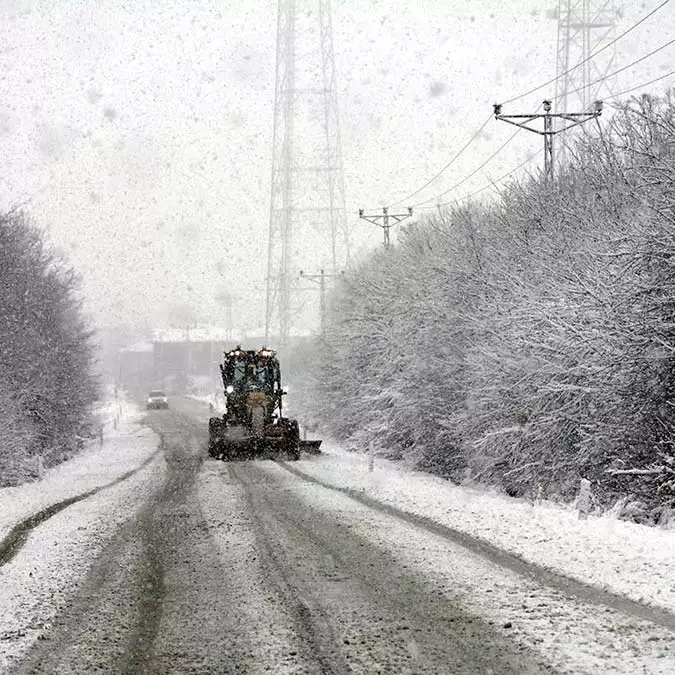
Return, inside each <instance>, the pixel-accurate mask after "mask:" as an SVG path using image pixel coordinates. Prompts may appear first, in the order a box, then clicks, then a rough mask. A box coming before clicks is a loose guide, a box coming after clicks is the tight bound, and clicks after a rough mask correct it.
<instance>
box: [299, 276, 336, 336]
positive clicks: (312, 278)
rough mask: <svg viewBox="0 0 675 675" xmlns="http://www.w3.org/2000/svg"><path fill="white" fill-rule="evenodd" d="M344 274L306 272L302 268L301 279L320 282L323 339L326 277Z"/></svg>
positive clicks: (324, 331) (330, 277)
mask: <svg viewBox="0 0 675 675" xmlns="http://www.w3.org/2000/svg"><path fill="white" fill-rule="evenodd" d="M343 275H344V272H340V273H339V274H326V273H325V272H324V271H323V270H321V271H320V272H319V274H305V273H304V272H303V271H302V270H300V278H301V279H309V280H310V281H315V282H318V283H319V293H320V299H319V314H320V316H321V339H322V340H325V339H326V279H334V278H335V277H341V276H343Z"/></svg>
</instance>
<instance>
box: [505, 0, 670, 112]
mask: <svg viewBox="0 0 675 675" xmlns="http://www.w3.org/2000/svg"><path fill="white" fill-rule="evenodd" d="M669 2H670V0H664V2H662V3H661V4H660V5H659V6H658V7H656V8H655V9H653V10H652V11H651V12H649V14H646V15H645V16H643V17H642V18H641V19H640V20H639V21H638V22H636V23H634V24H633V25H632V26H630V28H627V29H626V30H625V31H624V32H623V33H621V34H620V35H617V36H616V37H615V38H614V39H613V40H611V41H610V42H608V43H607V44H606V45H604V46H603V47H601V48H600V49H598V50H597V51H595V52H593V53H592V54H589V55H588V57H587V58H585V59H583V60H582V61H579V63H577V64H576V65H575V66H573V67H572V68H569V69H568V70H566V71H565V72H563V73H560V75H557V76H556V77H554V78H552V79H551V80H548V81H547V82H544V83H543V84H540V85H539V86H537V87H534V88H533V89H529V90H528V91H526V92H524V93H522V94H519V95H518V96H514V97H513V98H511V99H509V100H507V101H503V104H508V103H513V102H514V101H517V100H518V99H519V98H524V97H525V96H529V95H530V94H533V93H534V92H535V91H539V90H540V89H543V88H544V87H548V86H549V85H550V84H553V83H554V82H557V81H558V80H559V79H560V78H561V77H564V76H565V75H568V74H569V73H571V72H573V71H574V70H576V69H577V68H580V67H581V66H583V65H584V64H585V63H588V61H590V60H592V59H594V58H595V57H596V56H597V55H598V54H601V53H602V52H604V51H605V49H609V47H611V46H612V45H614V44H616V43H617V42H618V41H619V40H620V39H621V38H623V37H624V36H625V35H628V33H630V32H631V31H633V30H635V29H636V28H637V27H638V26H639V25H640V24H642V23H644V22H645V21H646V20H647V19H649V18H650V17H651V16H653V15H654V14H656V12H658V11H659V10H660V9H661V8H663V7H665V6H666V5H667V4H668V3H669ZM613 74H614V75H615V74H616V73H613ZM607 77H609V76H607ZM603 79H604V78H603ZM577 91H578V90H577ZM568 93H573V92H568Z"/></svg>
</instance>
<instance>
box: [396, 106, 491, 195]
mask: <svg viewBox="0 0 675 675" xmlns="http://www.w3.org/2000/svg"><path fill="white" fill-rule="evenodd" d="M491 119H492V113H490V114H489V115H488V116H487V117H486V118H485V122H483V124H481V125H480V127H479V128H478V129H476V131H475V132H474V134H473V136H471V138H470V139H469V140H468V141H467V142H466V143H465V144H464V145H463V146H462V148H461V149H460V150H459V151H458V152H457V153H456V154H455V156H454V157H453V158H452V159H451V160H450V161H449V162H448V163H447V164H446V165H445V166H444V167H443V168H442V169H441V170H440V171H438V172H437V173H436V174H435V175H434V176H433V177H432V178H430V179H429V180H428V181H427V182H426V183H425V184H424V185H423V186H422V187H421V188H418V189H417V190H415V192H412V193H411V194H409V195H407V196H405V197H403V199H399V200H398V201H397V202H394V203H393V204H391V206H398V205H399V204H403V202H407V201H408V200H409V199H411V198H412V197H415V196H416V195H418V194H419V193H420V192H422V190H424V189H425V188H427V187H429V185H431V184H432V183H433V182H434V181H435V180H436V179H437V178H438V177H439V176H440V175H441V174H442V173H444V172H445V171H447V170H448V169H449V168H450V167H451V166H452V165H453V164H454V163H455V162H456V161H457V160H458V159H459V158H460V157H461V156H462V154H463V153H464V151H465V150H466V149H467V148H468V147H469V146H470V145H471V144H472V143H473V142H474V141H475V140H476V138H477V137H478V136H479V134H480V133H481V132H482V131H483V129H485V127H486V126H487V125H488V122H489V121H490V120H491Z"/></svg>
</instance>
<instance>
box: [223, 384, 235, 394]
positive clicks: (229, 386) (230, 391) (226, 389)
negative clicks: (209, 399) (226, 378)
mask: <svg viewBox="0 0 675 675" xmlns="http://www.w3.org/2000/svg"><path fill="white" fill-rule="evenodd" d="M225 391H226V392H227V393H228V394H231V393H232V392H233V391H234V387H233V386H232V385H231V384H228V385H227V387H226V388H225Z"/></svg>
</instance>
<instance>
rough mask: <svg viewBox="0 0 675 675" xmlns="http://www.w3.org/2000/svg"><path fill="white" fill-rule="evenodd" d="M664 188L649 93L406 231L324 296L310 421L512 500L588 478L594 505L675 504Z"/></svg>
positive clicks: (674, 302) (565, 493)
mask: <svg viewBox="0 0 675 675" xmlns="http://www.w3.org/2000/svg"><path fill="white" fill-rule="evenodd" d="M674 186H675V102H674V100H673V97H672V96H671V95H668V96H666V97H665V98H663V99H659V100H656V99H653V98H649V97H644V98H641V99H635V100H633V101H631V102H629V103H627V104H626V105H625V106H623V107H622V108H621V109H619V110H618V111H617V112H616V114H615V115H614V117H613V119H612V120H611V122H610V123H609V124H605V126H604V128H603V130H602V133H595V134H590V135H589V136H587V137H586V138H584V139H583V140H582V141H581V142H579V143H578V144H577V146H576V148H575V149H574V150H573V152H572V159H571V162H570V164H569V166H568V167H567V168H566V169H565V170H561V171H559V173H558V176H557V178H556V180H555V181H553V182H546V181H545V180H544V179H543V177H536V178H533V179H531V180H529V181H528V182H526V183H523V184H512V185H510V186H508V187H507V188H506V189H504V191H503V192H502V195H501V200H500V202H499V203H498V204H497V205H495V206H494V207H490V208H488V207H485V206H481V205H479V204H469V205H467V206H464V207H462V208H454V209H450V210H449V211H446V212H444V213H441V214H434V215H433V216H431V217H428V218H425V219H423V220H422V222H420V223H417V224H414V225H412V226H410V227H408V228H407V229H406V230H405V231H404V232H403V234H402V236H401V237H400V240H399V243H398V244H397V245H396V246H395V247H393V249H392V250H390V251H389V252H386V253H385V252H378V253H376V254H374V255H373V256H372V257H371V258H370V259H368V260H366V261H365V262H363V263H361V264H360V265H358V266H356V268H355V269H352V270H351V271H350V272H349V274H347V275H346V277H345V279H344V280H343V281H342V282H341V284H340V287H339V288H338V289H337V290H336V292H335V293H334V295H333V298H332V300H331V303H330V304H331V312H330V320H329V325H328V330H327V337H326V341H325V343H324V344H322V345H320V349H319V351H318V352H317V353H318V354H320V355H319V357H318V358H317V359H316V360H315V366H314V367H313V373H314V375H313V377H314V382H315V383H316V386H315V387H314V388H313V396H312V400H311V401H310V404H311V406H312V407H313V409H314V415H315V417H317V418H320V419H324V420H326V423H327V425H328V431H330V432H331V433H333V434H334V435H336V436H337V437H338V438H340V439H356V440H357V441H358V443H359V444H361V445H367V444H368V442H369V439H375V440H376V442H377V444H378V446H379V447H382V448H386V449H388V450H389V451H390V452H391V453H392V454H393V455H400V456H405V457H408V458H412V459H413V460H414V461H416V462H417V464H418V466H422V467H424V468H427V469H430V470H433V471H435V472H437V473H439V474H442V475H447V476H450V477H453V478H455V479H457V480H461V479H462V476H464V475H465V471H466V469H469V470H470V471H471V475H472V478H473V479H474V480H477V481H485V482H488V483H492V484H496V485H500V486H501V487H502V488H503V489H504V490H506V491H507V492H508V493H509V494H515V495H519V494H530V495H532V494H538V495H543V496H547V497H563V498H566V499H570V500H571V499H572V498H573V497H574V495H575V493H576V490H577V486H578V484H579V479H580V478H586V479H588V480H591V481H592V483H593V485H594V490H597V497H598V499H599V500H600V503H601V504H605V505H609V504H610V503H614V502H615V501H616V499H618V498H619V497H621V496H622V495H628V494H630V495H634V498H633V501H635V502H638V501H639V502H641V503H643V504H646V505H647V507H646V508H648V509H652V508H653V509H656V508H659V509H660V508H663V507H668V506H672V505H673V503H674V501H675V445H674V442H675V440H674V439H675V416H674V415H673V411H674V407H675V368H674V365H675V321H674V320H673V317H674V316H675V229H674V228H673V223H675V211H674V209H673V207H674V206H675V187H674ZM364 449H365V448H364ZM645 517H650V516H645Z"/></svg>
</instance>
